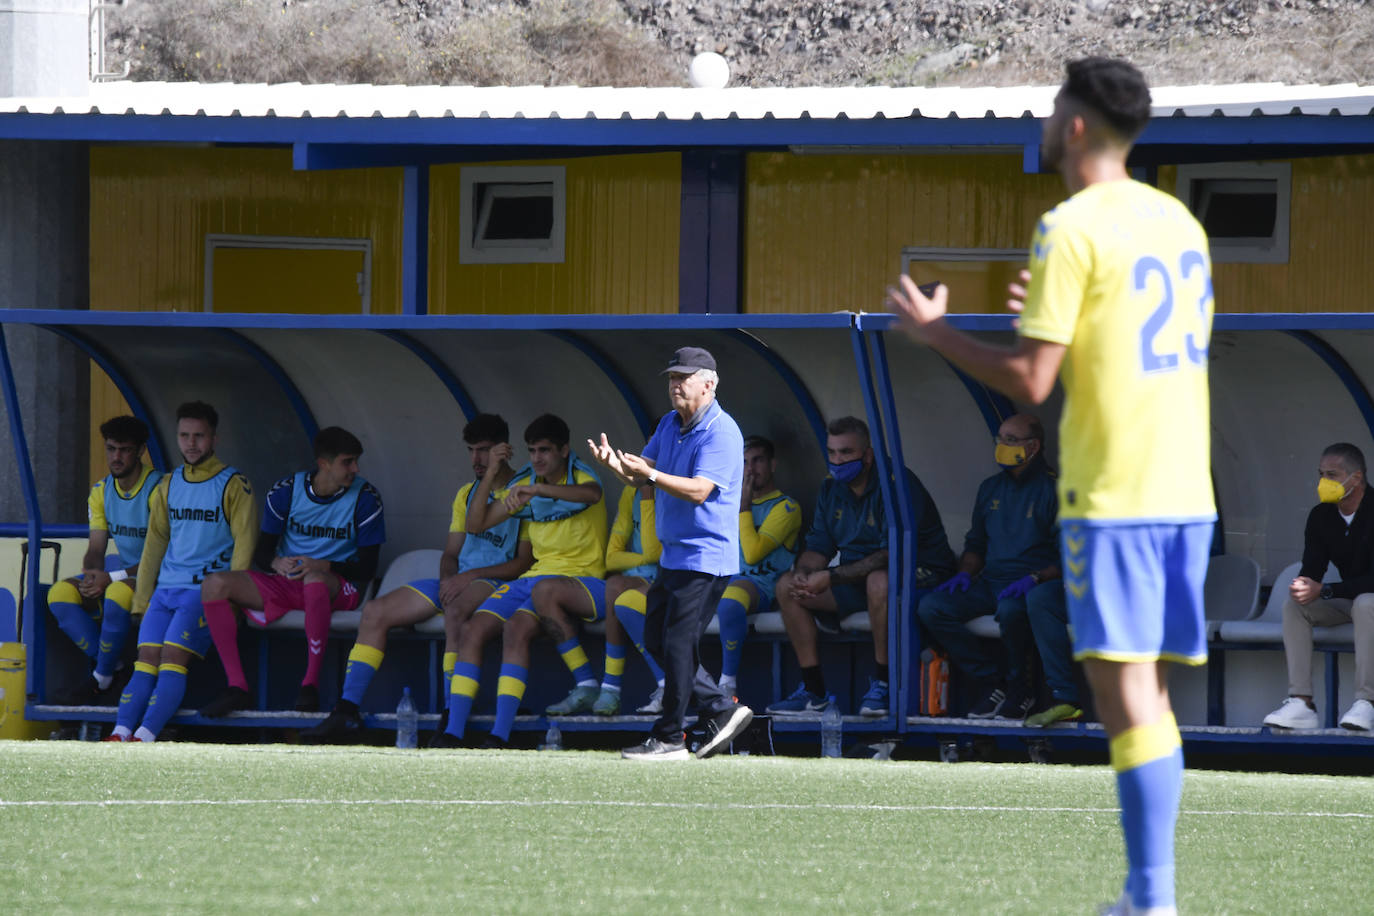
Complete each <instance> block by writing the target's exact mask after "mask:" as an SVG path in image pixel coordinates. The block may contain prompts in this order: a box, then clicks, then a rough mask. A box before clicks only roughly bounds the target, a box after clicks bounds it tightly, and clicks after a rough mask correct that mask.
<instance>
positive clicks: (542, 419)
mask: <svg viewBox="0 0 1374 916" xmlns="http://www.w3.org/2000/svg"><path fill="white" fill-rule="evenodd" d="M568 438H569V434H568V424H566V423H564V422H563V420H562V418H561V417H556V416H554V415H553V414H551V413H546V414H543V415H542V416H538V417H535V418H534V421H533V422H531V423H530V425H529V426H526V427H525V444H526V445H533V444H534V443H536V442H542V441H543V440H545V439H547V440H549V441H550V442H552V443H553V444H554V445H556V446H558V447H559V448H562V447H563V446H565V445H567V444H568Z"/></svg>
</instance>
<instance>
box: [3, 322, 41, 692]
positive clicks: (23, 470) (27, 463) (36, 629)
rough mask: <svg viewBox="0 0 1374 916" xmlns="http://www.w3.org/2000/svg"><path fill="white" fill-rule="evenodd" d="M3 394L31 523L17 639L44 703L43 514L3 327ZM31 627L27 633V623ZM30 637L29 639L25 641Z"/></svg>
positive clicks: (30, 683) (29, 685)
mask: <svg viewBox="0 0 1374 916" xmlns="http://www.w3.org/2000/svg"><path fill="white" fill-rule="evenodd" d="M0 393H3V396H4V399H5V413H6V415H7V417H8V418H9V424H10V442H11V443H13V445H14V464H15V467H16V468H17V469H18V471H19V490H20V493H22V494H23V497H24V509H25V510H26V511H27V512H28V515H29V521H28V525H27V526H26V528H27V530H26V532H25V534H26V535H27V537H28V548H29V563H28V569H27V570H26V579H27V581H26V582H25V583H24V586H23V588H24V593H25V594H24V605H23V606H22V607H20V608H19V617H18V620H17V623H16V626H17V628H18V633H17V634H16V638H17V639H18V640H20V641H22V642H24V643H25V644H26V646H27V648H28V652H29V657H28V675H29V676H28V683H27V684H26V685H25V689H26V690H27V692H28V693H30V694H34V695H36V696H37V697H38V699H39V700H40V701H41V700H43V699H45V698H46V693H47V685H46V684H45V683H44V674H45V670H44V668H45V664H44V663H45V660H46V657H47V651H46V646H45V644H44V638H43V637H44V633H43V629H44V628H43V626H42V620H41V618H40V617H39V616H38V611H37V608H38V564H39V560H40V558H41V555H42V553H43V536H42V531H43V513H42V511H41V510H40V509H39V507H38V483H37V481H36V480H35V478H34V474H33V462H32V461H31V460H30V457H29V440H28V437H27V436H26V435H25V434H24V415H23V413H22V412H21V411H20V410H19V391H18V389H17V388H16V387H15V384H14V369H13V367H12V366H11V365H10V348H9V342H8V341H7V340H6V339H5V329H4V326H3V325H0ZM26 623H27V624H29V626H28V627H27V632H26V628H25V626H24V624H26ZM26 637H27V638H26Z"/></svg>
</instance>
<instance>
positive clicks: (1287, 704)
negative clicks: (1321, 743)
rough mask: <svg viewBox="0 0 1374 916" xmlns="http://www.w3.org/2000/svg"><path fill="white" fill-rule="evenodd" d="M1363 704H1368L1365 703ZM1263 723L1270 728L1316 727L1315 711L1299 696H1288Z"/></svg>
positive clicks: (1317, 724)
mask: <svg viewBox="0 0 1374 916" xmlns="http://www.w3.org/2000/svg"><path fill="white" fill-rule="evenodd" d="M1365 705H1368V704H1367V703H1366V704H1365ZM1264 724H1265V725H1268V726H1270V727H1272V728H1317V727H1319V723H1318V721H1317V711H1316V710H1315V709H1313V708H1312V707H1311V706H1308V705H1307V701H1306V700H1303V699H1300V698H1299V697H1289V698H1288V699H1286V700H1284V701H1283V705H1282V706H1280V707H1279V708H1278V709H1276V710H1274V711H1273V712H1271V713H1270V714H1269V715H1267V716H1265V717H1264Z"/></svg>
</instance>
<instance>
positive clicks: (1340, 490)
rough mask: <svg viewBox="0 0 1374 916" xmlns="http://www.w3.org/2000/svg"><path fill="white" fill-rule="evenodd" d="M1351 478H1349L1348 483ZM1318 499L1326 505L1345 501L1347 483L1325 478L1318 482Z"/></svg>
mask: <svg viewBox="0 0 1374 916" xmlns="http://www.w3.org/2000/svg"><path fill="white" fill-rule="evenodd" d="M1349 479H1350V478H1349V477H1347V478H1346V480H1347V481H1348V480H1349ZM1317 499H1319V500H1321V501H1322V502H1324V503H1338V502H1340V501H1341V500H1342V499H1345V483H1344V482H1343V481H1339V480H1332V479H1331V478H1330V477H1323V478H1321V479H1320V480H1318V481H1317Z"/></svg>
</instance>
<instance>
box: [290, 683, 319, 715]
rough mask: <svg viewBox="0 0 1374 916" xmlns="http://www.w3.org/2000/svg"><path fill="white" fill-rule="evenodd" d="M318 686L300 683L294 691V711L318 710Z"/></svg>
mask: <svg viewBox="0 0 1374 916" xmlns="http://www.w3.org/2000/svg"><path fill="white" fill-rule="evenodd" d="M319 711H320V688H318V687H316V686H315V685H314V684H302V685H301V689H300V690H299V691H297V692H296V712H319Z"/></svg>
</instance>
